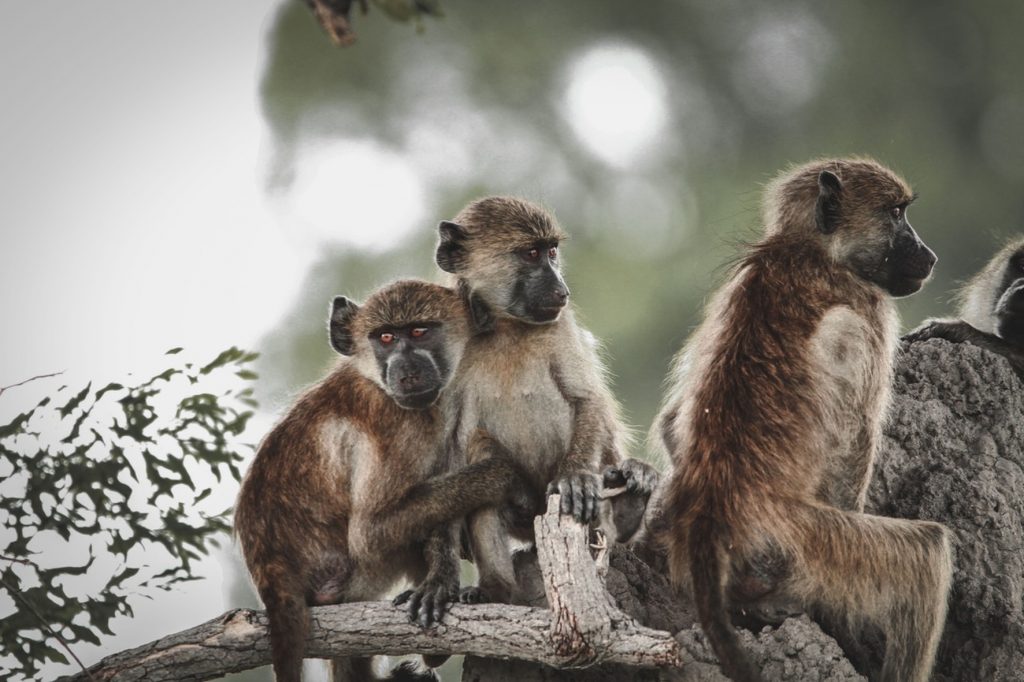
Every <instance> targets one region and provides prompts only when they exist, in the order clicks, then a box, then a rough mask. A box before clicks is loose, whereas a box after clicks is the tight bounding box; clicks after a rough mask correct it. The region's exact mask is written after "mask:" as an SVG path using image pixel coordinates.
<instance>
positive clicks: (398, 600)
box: [391, 577, 459, 628]
mask: <svg viewBox="0 0 1024 682" xmlns="http://www.w3.org/2000/svg"><path fill="white" fill-rule="evenodd" d="M458 593H459V584H458V581H457V580H456V582H455V583H454V585H453V584H452V582H451V580H449V579H447V578H430V577H428V578H427V579H426V580H424V581H423V583H422V584H421V585H419V586H418V587H416V588H415V589H412V590H406V591H405V592H402V593H401V594H400V595H398V596H397V597H395V598H394V600H393V601H392V602H391V603H392V604H394V605H395V606H401V605H402V604H406V603H408V607H407V608H406V610H407V612H408V614H409V622H410V623H419V624H420V627H423V628H429V627H430V626H431V625H435V624H437V623H440V622H441V619H442V618H443V617H444V612H445V611H447V610H448V604H450V603H452V602H453V601H455V599H456V598H457V596H458Z"/></svg>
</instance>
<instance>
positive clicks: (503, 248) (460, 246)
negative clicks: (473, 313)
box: [437, 222, 569, 324]
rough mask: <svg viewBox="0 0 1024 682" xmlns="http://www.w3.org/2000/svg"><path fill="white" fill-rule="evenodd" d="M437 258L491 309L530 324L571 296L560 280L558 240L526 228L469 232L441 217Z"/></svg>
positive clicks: (549, 318) (551, 315)
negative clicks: (442, 219)
mask: <svg viewBox="0 0 1024 682" xmlns="http://www.w3.org/2000/svg"><path fill="white" fill-rule="evenodd" d="M440 237H441V241H440V243H439V245H438V248H437V263H438V265H439V266H440V267H441V268H442V269H443V270H445V271H447V272H450V273H453V274H455V275H458V276H459V277H460V278H462V279H463V280H464V281H465V282H466V283H467V284H468V285H469V288H470V290H471V291H472V292H473V294H474V296H477V297H479V298H481V299H482V300H483V301H484V302H485V303H486V304H487V306H488V307H489V308H490V309H491V310H492V311H494V312H497V313H503V314H505V315H507V316H510V317H514V318H516V319H518V320H521V321H523V322H527V323H530V324H549V323H551V322H554V321H555V320H557V319H558V318H559V316H560V315H561V313H562V310H564V309H565V306H566V304H567V303H568V301H569V288H568V287H567V286H566V284H565V280H564V279H562V272H561V263H560V254H559V241H558V239H557V238H554V237H550V236H547V237H538V236H537V235H536V234H533V232H532V231H531V230H528V229H522V230H521V229H518V228H516V227H508V228H492V229H490V230H489V231H487V232H483V233H476V234H470V233H469V232H468V231H467V230H466V228H464V227H462V226H460V225H457V224H455V223H450V222H444V223H442V224H441V227H440Z"/></svg>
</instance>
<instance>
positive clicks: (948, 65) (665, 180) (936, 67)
mask: <svg viewBox="0 0 1024 682" xmlns="http://www.w3.org/2000/svg"><path fill="white" fill-rule="evenodd" d="M442 8H443V9H444V12H445V14H444V17H443V18H441V19H438V20H432V21H429V22H426V24H425V27H424V30H422V31H419V32H417V31H416V30H414V29H413V28H411V27H408V26H403V25H401V24H395V23H393V22H390V21H388V20H387V18H386V17H385V16H384V14H383V13H381V12H376V13H375V12H371V13H370V14H369V15H367V16H357V17H356V18H355V21H356V26H355V28H356V30H357V32H358V33H359V40H358V41H357V42H356V44H355V45H353V46H351V47H348V48H344V49H341V50H339V49H336V48H335V47H334V46H333V45H331V44H330V42H329V41H328V40H326V39H325V37H324V36H323V34H322V31H321V30H320V28H319V26H317V24H316V22H315V21H313V20H312V19H311V17H310V16H309V14H308V12H307V11H306V8H305V7H304V6H303V5H302V4H301V3H298V2H283V3H282V5H281V9H280V11H279V13H278V14H277V16H276V17H275V19H274V21H273V25H272V27H271V29H270V33H269V44H268V57H267V61H266V64H265V70H264V73H263V80H262V86H261V103H262V107H263V111H264V114H265V117H266V120H267V122H268V124H269V126H270V129H271V133H272V139H273V149H272V154H271V161H270V165H269V168H270V173H269V176H268V179H267V182H268V187H269V189H270V191H272V192H276V193H281V194H286V193H288V192H289V191H290V189H291V188H292V186H293V183H294V181H295V177H296V173H297V172H299V170H300V168H301V163H302V155H303V150H305V149H308V148H310V147H311V146H316V145H321V144H323V143H325V142H327V141H330V140H338V139H344V140H350V139H371V140H374V141H376V142H377V143H378V144H380V145H381V146H382V147H383V148H385V149H387V150H390V151H393V152H394V153H396V154H398V155H400V156H402V157H403V158H406V159H408V160H409V161H410V163H411V164H412V165H413V167H414V168H415V169H416V171H417V172H418V173H419V174H420V175H421V176H422V177H423V178H424V179H425V180H424V182H425V188H426V189H425V194H426V197H425V204H426V213H427V215H428V216H429V217H428V218H427V219H425V220H424V221H423V224H422V225H421V226H420V228H419V229H418V231H417V232H416V234H415V236H414V237H413V238H411V239H409V240H408V242H407V243H406V244H404V245H401V246H398V247H395V248H392V249H387V250H384V251H381V250H376V251H370V252H366V253H360V252H356V251H353V249H351V248H340V247H339V248H329V249H325V250H324V252H323V253H322V255H321V257H320V262H319V264H318V265H317V266H316V267H315V268H314V269H313V271H312V272H311V273H310V274H309V276H308V280H307V282H306V284H305V287H304V290H303V291H304V295H303V297H302V300H300V301H298V302H297V304H296V306H295V308H294V310H293V311H292V312H291V314H290V315H288V316H287V318H286V319H285V320H283V321H282V323H281V325H280V326H279V327H278V329H277V330H276V331H274V332H273V333H271V334H270V335H269V336H268V338H266V339H265V341H264V344H263V345H264V348H263V350H264V351H265V352H264V356H263V362H262V365H261V368H262V370H263V374H264V375H265V376H266V378H267V379H268V384H267V387H268V390H269V392H270V397H271V399H272V400H273V401H274V402H278V403H279V402H281V401H282V399H283V396H284V394H286V393H287V392H289V391H292V390H294V389H295V388H296V387H297V386H300V385H302V384H304V383H307V382H309V381H311V380H313V379H314V378H315V377H316V376H317V375H318V374H320V373H321V372H322V370H323V366H324V364H325V363H326V362H328V359H329V358H330V352H329V349H328V347H327V344H326V343H323V338H322V337H323V334H322V333H321V332H320V331H319V330H320V329H321V325H322V320H323V319H324V316H325V312H324V311H325V306H326V302H327V301H328V300H329V297H330V295H332V294H334V293H341V292H345V293H350V294H356V295H360V294H362V293H365V292H366V291H368V290H369V289H371V288H372V287H373V286H375V285H377V284H379V283H381V282H383V281H386V280H388V279H390V278H393V277H396V276H399V275H419V276H427V277H432V276H433V274H432V273H433V272H434V267H433V264H432V260H431V255H432V246H433V241H434V229H435V226H436V222H437V220H439V219H442V218H449V217H451V216H452V215H454V213H455V212H456V211H457V210H458V209H459V207H460V206H462V205H463V204H464V203H465V202H466V201H468V200H470V199H472V198H474V197H476V196H479V195H482V194H485V193H514V194H518V195H522V196H526V197H528V198H532V199H536V200H539V201H541V202H543V203H545V204H546V205H548V206H549V207H550V208H552V209H553V210H554V211H555V212H556V214H557V216H558V217H559V219H560V221H561V222H562V223H563V225H564V226H565V227H566V229H567V230H568V231H569V233H570V234H571V235H572V241H571V242H570V243H569V244H567V246H566V248H565V250H564V252H565V253H564V255H565V260H566V263H567V272H568V281H569V285H570V287H571V288H572V290H573V296H574V299H575V301H576V304H577V306H578V308H579V310H580V311H581V318H582V320H583V321H584V322H585V323H586V324H588V325H589V326H590V327H591V329H592V330H593V331H594V332H595V334H596V335H597V336H598V337H599V338H601V339H603V341H604V342H605V345H606V347H607V350H608V354H609V358H610V364H611V367H612V370H613V374H614V375H615V377H616V378H615V384H616V391H617V393H618V395H619V397H620V399H621V400H622V402H623V403H624V405H625V407H626V409H627V413H628V415H629V417H630V419H631V420H632V421H633V423H635V424H637V425H638V426H640V428H645V427H646V424H648V423H649V422H650V420H651V418H652V416H653V414H654V412H655V410H656V407H657V404H658V401H659V400H660V395H661V381H662V377H663V376H664V374H665V371H666V369H667V367H668V363H669V358H670V357H671V355H672V354H673V353H674V352H675V351H676V350H677V349H678V348H679V347H680V345H681V343H682V341H683V340H684V339H685V338H686V336H687V335H688V332H689V330H690V329H691V327H692V326H693V325H694V324H695V323H696V321H697V320H698V316H699V314H700V309H701V305H702V302H703V300H704V298H705V297H706V295H707V294H708V292H709V291H711V290H712V289H713V288H714V286H715V283H716V282H717V278H718V275H719V274H720V273H721V266H722V264H724V263H726V262H728V261H729V260H730V259H731V258H732V257H733V256H734V255H735V253H736V248H737V244H739V243H740V242H742V241H745V240H750V239H753V238H756V236H757V230H758V211H759V192H760V188H761V186H762V185H763V184H764V183H765V182H766V181H767V180H768V179H769V178H771V177H772V175H774V174H775V173H776V172H777V171H778V170H779V169H781V168H783V167H785V166H787V165H788V164H790V163H796V162H801V161H805V160H807V159H809V158H813V157H818V156H826V155H830V156H831V155H851V154H856V155H869V156H873V157H876V158H878V159H879V160H880V161H882V162H884V163H886V164H888V165H891V166H893V167H894V168H896V169H897V170H899V171H901V172H903V173H904V174H905V175H906V176H907V177H908V179H909V180H910V181H911V183H912V184H913V185H914V186H915V189H917V190H918V191H919V193H920V195H921V199H920V200H919V201H918V202H917V204H915V206H914V207H913V209H912V210H911V216H910V217H911V221H912V222H913V224H914V225H915V227H916V228H917V230H918V232H919V233H920V234H921V236H922V238H924V239H925V240H926V241H927V242H928V243H929V245H930V246H932V247H933V249H934V250H935V251H936V252H937V253H938V254H939V257H940V263H939V266H938V269H937V272H936V276H935V279H934V280H933V281H932V282H931V283H930V284H929V285H928V286H927V287H926V289H925V290H924V292H922V293H921V294H918V295H916V296H914V297H911V298H909V299H907V300H906V301H904V302H903V303H902V304H901V307H902V310H903V313H904V321H905V324H906V325H907V326H911V325H915V324H917V323H918V322H919V321H920V320H921V319H923V318H924V317H926V316H928V315H932V314H941V313H944V312H947V311H948V310H949V307H950V306H949V303H948V300H949V296H950V293H951V291H952V289H953V288H954V287H955V285H956V283H957V282H958V281H960V280H963V279H965V278H966V277H967V276H969V275H970V274H971V273H972V272H974V271H975V270H976V269H978V268H980V267H981V265H982V264H983V263H984V262H985V260H986V259H987V257H988V256H990V255H991V254H992V253H993V252H994V251H995V248H996V246H997V244H998V243H1000V242H1001V241H1003V240H1004V239H1006V238H1007V237H1009V236H1010V235H1012V234H1016V233H1019V232H1020V230H1021V228H1020V226H1021V225H1022V224H1024V192H1022V191H1021V190H1022V186H1024V78H1022V74H1021V73H1020V65H1021V64H1024V41H1021V40H1020V38H1019V27H1020V26H1021V25H1022V24H1024V5H1022V4H1020V3H1012V2H1006V1H1003V2H995V1H991V2H980V3H961V2H954V1H952V0H939V1H938V2H934V1H929V2H925V1H924V0H911V1H909V2H904V3H895V4H894V3H883V2H863V3H816V2H810V1H809V0H792V1H787V2H770V3H756V4H751V3H744V2H738V1H736V0H714V1H712V0H650V1H649V2H643V3H622V2H608V1H599V0H564V1H563V2H558V3H510V2H496V1H493V0H480V1H479V2H473V3H458V4H455V3H450V2H449V3H443V5H442ZM602 46H610V47H612V48H616V47H619V48H622V47H624V48H626V49H628V50H631V51H632V52H634V53H639V54H641V55H643V56H644V57H645V58H646V59H647V60H649V62H650V63H651V64H653V66H654V69H655V72H656V75H657V78H658V79H659V82H660V83H661V87H662V97H663V100H664V107H665V111H666V112H667V113H666V121H665V123H664V125H663V126H662V128H661V129H660V130H659V132H658V134H657V139H656V140H655V142H654V143H653V144H652V145H650V146H649V148H648V149H647V150H646V151H645V153H644V154H642V155H637V156H634V157H632V158H628V159H623V160H621V161H620V162H617V161H616V160H615V159H611V160H609V156H608V155H607V154H604V153H602V152H601V150H600V149H598V150H597V151H596V152H595V149H594V146H595V145H594V143H595V142H600V141H599V140H590V139H587V138H586V136H581V134H580V133H579V131H578V129H577V128H574V124H573V120H572V115H571V114H572V112H571V111H570V110H571V107H570V106H568V105H567V100H566V98H567V96H568V95H567V93H569V92H570V91H571V89H572V88H573V86H574V79H575V78H576V77H577V75H578V74H577V71H575V70H574V69H576V66H578V64H579V60H580V59H581V58H582V56H585V55H586V54H588V52H589V51H591V50H594V49H598V48H600V47H602ZM614 97H615V95H614V93H612V95H611V96H610V98H611V101H612V102H613V103H614V102H615V99H614ZM623 104H624V105H628V104H629V102H625V103H623ZM337 210H338V217H337V225H338V229H339V230H361V231H362V230H365V231H370V232H371V233H372V231H373V230H374V229H375V226H374V225H358V226H356V225H351V224H347V223H346V217H345V207H344V206H343V205H339V206H338V208H337Z"/></svg>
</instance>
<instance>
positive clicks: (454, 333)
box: [330, 282, 469, 409]
mask: <svg viewBox="0 0 1024 682" xmlns="http://www.w3.org/2000/svg"><path fill="white" fill-rule="evenodd" d="M468 328H469V320H468V313H467V311H466V310H465V307H464V302H463V301H462V300H461V299H460V298H459V296H458V295H457V294H455V292H453V291H450V290H448V289H445V288H444V287H441V286H438V285H435V284H427V283H426V282H402V283H398V284H397V285H392V286H390V287H387V288H385V289H382V290H381V291H379V292H377V293H376V294H374V295H373V296H372V297H371V298H370V300H368V301H367V302H366V304H365V305H363V306H361V307H360V306H357V305H356V304H355V303H352V302H351V301H349V300H348V299H346V298H344V297H343V296H339V297H337V298H335V299H334V304H333V308H332V310H331V319H330V336H331V345H332V346H334V348H335V350H337V351H338V352H339V353H341V354H343V355H348V356H352V358H353V360H354V362H355V363H356V366H357V367H358V368H359V370H360V372H361V373H362V374H363V375H364V376H366V377H367V378H369V379H371V380H373V381H374V382H375V383H377V384H378V385H379V386H380V387H381V388H383V389H384V391H385V392H386V393H387V394H388V395H389V396H390V397H391V398H392V399H393V400H394V401H395V402H396V403H397V404H398V405H399V406H400V407H403V408H407V409H425V408H427V407H430V406H431V405H433V404H434V403H436V402H437V399H438V397H439V396H440V395H441V392H442V391H443V390H444V388H445V387H446V386H447V385H448V382H449V381H450V380H451V378H452V374H453V372H454V371H455V368H456V366H457V365H458V362H459V359H460V358H461V356H462V351H463V349H464V348H465V344H466V339H467V338H468Z"/></svg>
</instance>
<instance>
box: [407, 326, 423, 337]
mask: <svg viewBox="0 0 1024 682" xmlns="http://www.w3.org/2000/svg"><path fill="white" fill-rule="evenodd" d="M426 333H427V328H426V327H416V328H414V329H413V330H412V331H411V332H409V336H411V337H412V338H414V339H418V338H420V337H421V336H423V335H424V334H426Z"/></svg>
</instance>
